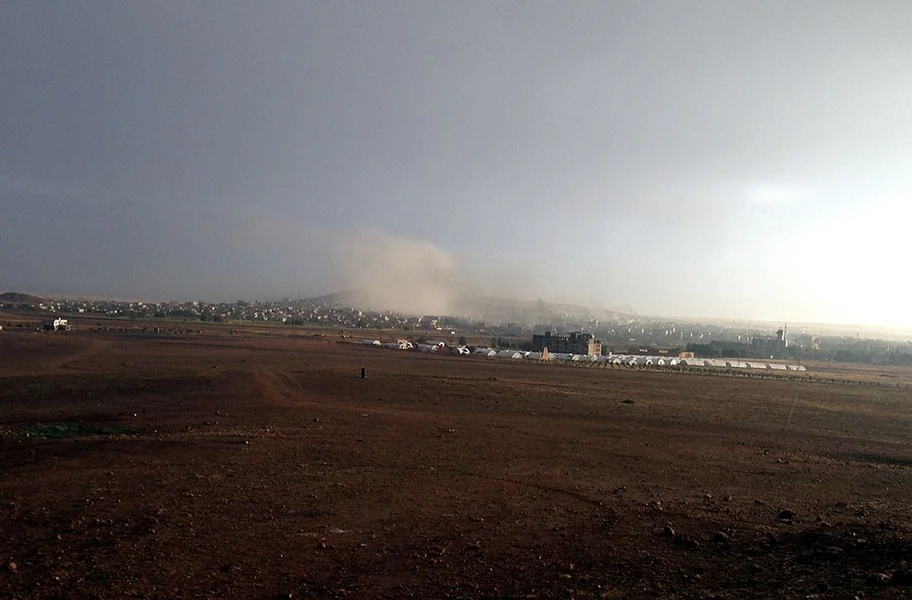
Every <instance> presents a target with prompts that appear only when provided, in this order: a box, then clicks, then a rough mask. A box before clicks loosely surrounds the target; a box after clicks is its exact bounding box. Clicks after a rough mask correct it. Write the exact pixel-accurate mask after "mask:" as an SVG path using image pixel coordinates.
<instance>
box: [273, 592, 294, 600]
mask: <svg viewBox="0 0 912 600" xmlns="http://www.w3.org/2000/svg"><path fill="white" fill-rule="evenodd" d="M291 598H292V596H291V592H282V593H281V594H276V595H275V600H291Z"/></svg>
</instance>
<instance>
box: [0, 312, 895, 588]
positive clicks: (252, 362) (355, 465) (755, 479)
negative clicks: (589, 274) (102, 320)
mask: <svg viewBox="0 0 912 600" xmlns="http://www.w3.org/2000/svg"><path fill="white" fill-rule="evenodd" d="M362 366H363V367H366V368H367V370H368V377H367V379H360V378H359V377H358V374H359V370H360V368H361V367H362ZM869 375H870V374H866V375H865V377H864V380H865V381H866V382H868V384H867V385H860V384H857V383H820V382H814V381H807V380H795V381H787V380H785V381H778V380H762V379H757V380H755V379H744V378H733V377H709V376H701V375H684V374H677V373H664V372H654V371H638V370H627V369H612V368H591V367H590V368H582V367H566V366H564V367H562V366H553V365H541V364H530V363H528V362H519V361H505V360H490V359H478V358H468V357H446V356H434V355H427V354H414V353H405V352H397V351H391V350H385V349H383V350H381V349H374V348H367V347H360V346H357V345H352V344H341V343H336V342H334V341H333V340H332V339H331V338H314V337H312V336H297V337H290V336H287V335H286V336H282V335H276V334H275V333H274V332H273V333H270V332H269V331H264V332H256V331H253V330H244V331H241V332H239V333H237V334H230V332H229V328H227V327H221V328H209V329H206V330H202V333H196V332H194V333H191V334H182V335H177V334H174V333H159V334H155V333H149V332H146V333H141V332H135V331H134V332H127V333H124V332H110V331H109V332H108V333H104V332H90V331H87V330H85V329H84V328H77V330H76V331H74V332H72V333H70V334H45V333H35V332H31V331H7V330H4V331H2V332H0V458H2V462H0V597H2V598H22V599H24V598H161V599H165V598H288V597H291V598H308V597H315V598H406V597H413V598H733V599H734V598H808V597H819V598H854V597H869V598H902V597H906V596H907V595H910V594H912V587H909V584H910V583H912V573H910V570H912V565H910V564H909V562H910V561H912V522H910V514H912V510H910V509H912V481H910V474H912V446H910V443H909V442H910V435H912V397H910V392H909V390H908V389H907V388H906V387H905V386H904V385H898V386H891V385H871V384H870V382H871V381H874V379H872V378H871V377H870V376H869ZM894 375H895V374H894ZM908 375H909V374H908V373H905V374H904V375H903V377H906V378H908Z"/></svg>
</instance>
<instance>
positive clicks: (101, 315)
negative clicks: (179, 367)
mask: <svg viewBox="0 0 912 600" xmlns="http://www.w3.org/2000/svg"><path fill="white" fill-rule="evenodd" d="M480 306H482V308H476V313H477V314H474V315H472V314H469V315H465V316H448V315H410V314H402V313H397V312H393V311H386V312H383V311H371V310H364V309H361V308H357V307H355V306H348V305H346V304H345V298H344V297H340V296H338V295H330V296H322V297H318V298H309V299H299V300H291V299H287V298H286V299H283V300H280V301H272V302H263V301H240V300H239V301H236V302H205V301H191V302H142V301H119V300H97V299H72V298H58V299H49V298H38V297H35V296H29V295H27V294H19V293H4V294H0V325H3V324H6V325H7V327H10V326H11V325H12V324H11V323H4V322H3V318H2V313H3V312H5V313H17V314H24V315H34V316H35V320H36V321H35V322H36V325H39V326H40V324H41V323H45V324H46V323H47V322H48V320H51V321H53V319H59V318H66V317H71V318H83V320H84V319H85V318H89V317H97V318H98V319H99V321H98V323H97V325H98V326H102V325H103V324H104V323H105V322H106V321H105V320H109V319H121V320H134V321H143V322H148V321H161V322H162V323H163V324H164V323H166V322H172V323H180V324H182V326H186V327H189V326H190V325H189V324H192V323H222V324H229V325H235V326H243V325H251V324H258V325H266V326H273V327H285V328H294V327H321V328H327V329H338V330H349V331H350V330H362V333H363V337H364V338H371V339H374V338H377V339H385V340H386V341H396V340H398V339H403V338H406V339H410V340H412V341H415V342H417V343H438V342H444V343H446V344H448V345H453V346H455V345H463V346H464V345H474V346H483V347H490V348H493V349H497V350H520V351H526V352H533V351H541V350H542V348H543V347H548V345H549V344H550V345H551V346H552V347H551V348H550V349H551V351H552V352H561V351H563V350H564V349H565V348H564V346H562V345H566V347H567V348H570V346H569V345H573V348H576V345H580V344H581V346H580V351H581V352H582V353H584V354H589V355H610V354H624V355H630V356H666V355H667V356H678V355H680V354H681V353H693V355H694V356H696V357H702V358H708V359H722V358H736V359H749V358H755V359H756V358H763V359H780V360H788V361H797V362H799V363H800V361H802V360H808V361H810V360H813V361H832V362H847V363H865V364H876V365H902V366H910V365H912V341H909V340H905V341H901V340H888V339H876V338H871V337H863V336H861V335H860V334H856V335H855V336H848V335H832V334H827V333H825V332H815V331H812V330H811V328H808V327H803V328H794V327H789V326H788V325H787V324H782V325H780V326H778V327H773V326H769V327H767V328H764V327H763V326H759V325H745V324H731V323H728V324H726V323H696V322H689V321H677V320H667V319H650V318H644V317H637V316H631V315H621V314H618V313H605V312H604V311H602V312H601V313H598V314H589V313H587V311H586V309H583V308H582V307H578V309H577V310H572V309H568V308H567V307H565V306H562V305H552V304H547V303H542V302H538V303H536V310H535V311H530V310H529V309H528V303H526V304H525V305H523V306H517V307H514V308H511V303H510V301H494V300H489V301H486V303H484V304H483V305H480ZM511 317H513V318H511ZM20 326H21V323H20ZM163 326H164V325H163ZM354 335H358V334H354ZM546 336H547V337H546ZM568 344H569V345H568ZM582 346H585V348H583V347H582Z"/></svg>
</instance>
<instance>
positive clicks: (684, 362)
mask: <svg viewBox="0 0 912 600" xmlns="http://www.w3.org/2000/svg"><path fill="white" fill-rule="evenodd" d="M361 343H362V344H364V345H367V346H374V347H378V348H379V347H386V348H390V349H392V350H415V349H417V350H418V351H419V352H446V351H447V350H449V351H450V352H452V353H453V354H461V355H469V354H472V355H474V356H483V357H487V358H509V359H513V360H520V359H526V360H559V361H569V362H582V363H588V362H593V363H600V364H610V365H616V366H627V367H703V368H706V367H709V368H720V369H759V370H771V371H805V370H806V369H805V367H804V365H788V364H783V363H774V362H766V361H763V360H750V361H745V360H737V359H721V358H678V357H672V356H642V355H638V354H610V355H608V356H591V355H586V354H567V353H562V352H550V353H548V355H547V356H545V357H543V356H542V353H541V352H525V351H520V350H494V349H493V348H475V349H474V350H470V349H469V348H467V347H465V346H458V347H450V348H448V347H447V346H446V344H444V343H443V342H439V343H437V344H419V345H417V346H415V345H414V344H413V343H412V342H406V341H402V342H392V343H388V344H383V343H381V342H380V341H379V340H364V341H363V342H361Z"/></svg>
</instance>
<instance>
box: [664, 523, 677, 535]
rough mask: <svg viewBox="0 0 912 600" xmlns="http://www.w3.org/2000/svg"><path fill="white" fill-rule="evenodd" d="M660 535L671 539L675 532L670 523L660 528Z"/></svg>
mask: <svg viewBox="0 0 912 600" xmlns="http://www.w3.org/2000/svg"><path fill="white" fill-rule="evenodd" d="M662 533H664V534H665V537H670V538H673V537H674V536H675V530H674V528H673V527H672V526H671V523H665V527H663V528H662Z"/></svg>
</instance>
